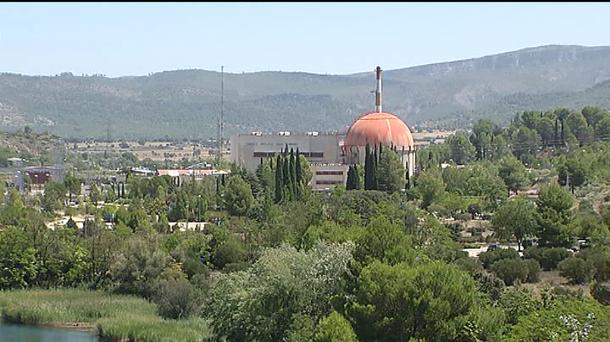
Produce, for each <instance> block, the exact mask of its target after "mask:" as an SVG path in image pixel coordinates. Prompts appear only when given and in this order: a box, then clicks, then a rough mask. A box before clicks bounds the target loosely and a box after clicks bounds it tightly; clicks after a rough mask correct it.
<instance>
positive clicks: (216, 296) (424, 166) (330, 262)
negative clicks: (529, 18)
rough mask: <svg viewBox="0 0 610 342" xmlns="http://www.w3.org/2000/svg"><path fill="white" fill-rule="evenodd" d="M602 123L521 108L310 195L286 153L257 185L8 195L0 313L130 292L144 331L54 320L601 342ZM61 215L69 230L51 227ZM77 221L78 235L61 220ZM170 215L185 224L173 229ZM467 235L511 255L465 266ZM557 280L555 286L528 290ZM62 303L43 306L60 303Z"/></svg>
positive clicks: (390, 156) (76, 314)
mask: <svg viewBox="0 0 610 342" xmlns="http://www.w3.org/2000/svg"><path fill="white" fill-rule="evenodd" d="M608 120H610V113H608V112H606V111H604V110H601V109H599V108H593V107H586V108H584V109H582V110H579V111H570V110H564V109H558V110H554V111H549V112H544V113H540V112H525V113H520V114H519V115H518V116H517V117H515V119H514V120H513V121H512V123H511V125H510V126H508V127H506V128H500V127H496V126H494V125H493V124H492V123H491V122H489V121H483V120H482V121H479V122H477V123H476V124H475V125H474V127H473V130H472V132H461V133H458V134H456V135H455V136H453V137H451V138H450V139H447V141H446V142H445V143H443V144H439V145H431V146H429V147H426V148H422V149H420V150H419V151H418V156H417V157H418V167H417V168H418V174H417V175H416V176H415V177H413V179H405V178H403V177H402V175H401V174H402V171H401V172H397V173H396V174H397V175H398V176H399V177H396V175H395V174H394V172H395V171H396V170H397V167H396V165H395V164H396V160H397V158H398V156H397V155H396V152H395V151H393V150H392V148H388V147H381V148H379V147H369V153H368V158H367V162H366V165H357V166H355V167H352V168H351V174H352V175H351V177H350V181H349V184H346V186H338V187H336V188H335V189H334V190H333V191H332V192H331V193H317V192H313V191H311V189H310V188H309V187H307V186H305V184H307V182H308V181H309V179H310V177H311V170H309V167H308V164H307V163H306V162H305V161H304V159H303V158H302V156H300V155H299V153H298V151H292V152H290V151H289V150H285V151H284V152H283V153H281V154H279V155H278V156H276V157H275V158H270V159H268V160H262V161H261V163H260V165H259V167H258V169H257V171H256V172H254V173H249V172H246V171H245V170H244V169H242V168H239V167H236V166H233V168H232V170H231V174H230V175H228V176H219V177H216V178H214V177H208V178H205V179H204V180H203V181H200V182H196V181H189V182H184V183H183V184H180V185H177V184H176V183H175V182H172V181H171V179H170V178H169V177H167V176H165V177H150V178H144V177H138V176H135V175H131V176H129V178H128V180H127V184H126V186H125V187H124V188H122V187H119V186H117V185H116V184H91V187H92V190H91V191H89V192H88V193H85V194H79V191H80V188H79V187H78V186H77V185H79V184H80V179H79V175H78V174H77V173H75V174H69V175H68V176H67V177H66V179H65V181H64V182H63V183H54V182H51V183H49V184H47V185H46V188H45V192H44V195H29V194H28V195H26V196H22V195H20V194H18V193H17V192H15V191H13V190H11V189H9V191H8V194H7V199H6V203H5V204H4V205H3V206H2V208H1V209H0V224H1V229H0V289H2V290H6V291H8V292H5V293H6V294H7V296H6V297H3V298H7V299H6V300H4V301H0V307H2V310H3V312H4V316H5V317H6V318H9V319H11V317H12V316H13V314H11V313H15V314H17V313H18V315H22V316H21V317H26V316H23V315H25V314H26V313H27V315H30V316H32V317H40V318H36V319H32V320H23V321H24V322H44V321H45V319H44V317H45V315H47V314H45V313H44V312H42V313H41V312H38V311H37V310H39V309H36V308H38V306H36V303H37V302H38V301H33V302H32V301H27V300H23V303H22V304H23V305H21V304H19V303H20V302H21V300H20V299H19V298H23V297H24V296H28V295H27V294H28V293H32V294H33V295H32V297H34V296H38V295H41V296H44V295H45V293H47V294H48V292H45V291H41V292H38V291H35V292H31V291H33V290H31V289H38V288H43V289H47V288H48V289H54V288H81V289H88V291H101V292H103V293H105V294H107V295H108V297H107V298H110V299H108V300H111V298H130V299H129V300H134V301H135V300H137V299H134V298H133V297H113V296H119V295H120V296H137V297H141V298H143V299H144V300H139V303H140V304H138V305H134V307H136V306H137V307H141V308H143V309H142V310H145V311H146V312H145V315H144V314H142V315H144V316H146V317H147V318H142V319H137V318H134V317H135V316H134V317H126V318H125V319H120V316H119V318H117V317H114V316H113V317H110V314H108V313H107V312H102V311H103V310H104V307H105V306H104V305H102V304H100V305H99V308H95V310H99V312H98V311H95V310H94V311H95V312H93V313H91V312H85V313H83V312H82V311H79V310H75V311H70V310H68V313H66V314H65V315H66V316H62V315H63V314H62V315H59V316H58V319H60V320H64V321H71V320H78V321H82V322H96V324H97V327H98V330H99V331H100V332H101V333H102V334H108V335H111V336H121V337H129V336H131V337H132V338H133V337H134V336H140V338H143V339H146V340H155V339H156V338H159V339H161V337H155V336H157V335H156V334H157V331H160V330H167V331H174V330H172V329H176V330H175V331H180V332H181V333H183V334H184V335H180V336H184V337H183V338H182V339H183V340H189V339H191V338H192V336H198V337H197V338H204V337H205V336H207V335H210V339H214V340H223V339H226V340H229V341H243V340H259V341H278V340H286V341H311V340H315V341H339V340H348V341H396V340H414V341H415V340H426V341H497V340H514V341H524V340H528V341H529V340H534V341H552V340H557V339H559V340H565V339H568V338H576V337H575V336H578V337H577V340H579V341H584V340H587V341H606V340H608V338H609V335H608V333H609V331H610V329H609V326H610V316H609V310H608V306H607V305H608V303H609V302H610V296H609V294H610V284H609V282H610V267H609V265H610V230H609V228H610V207H609V204H608V198H609V197H608V196H609V195H610V187H609V186H610V178H609V175H610V174H609V173H608V165H609V161H610V159H609V158H610V143H609V142H608V141H605V139H604V138H603V137H605V136H606V133H605V131H604V130H605V128H604V127H605V126H604V122H606V121H608ZM549 123H550V125H549ZM562 127H563V128H562ZM549 128H550V129H549ZM543 136H545V137H546V138H542V137H543ZM375 151H376V152H375ZM398 170H399V171H400V168H398ZM348 187H349V190H348ZM71 197H77V198H79V199H80V204H79V205H76V206H75V205H68V204H67V203H68V202H69V199H70V198H71ZM61 214H65V215H66V216H68V217H70V219H69V220H68V221H67V223H66V224H63V225H62V224H59V225H57V226H56V227H55V229H48V228H47V226H46V223H47V222H49V221H51V220H52V219H54V218H56V217H57V216H59V215H61ZM83 214H87V216H86V220H85V221H84V222H83V224H82V227H81V226H79V225H78V224H77V223H76V220H75V219H73V218H72V217H74V218H76V217H77V216H81V215H83ZM184 221H187V222H191V223H193V222H196V224H197V225H198V227H197V228H195V229H193V230H187V231H182V230H181V229H179V227H178V224H176V223H175V222H178V223H184ZM170 222H171V223H170ZM473 222H474V223H477V222H481V223H485V224H487V225H488V226H489V227H490V228H491V229H492V231H493V233H494V235H493V236H492V237H488V238H487V240H485V239H484V238H482V239H483V241H487V242H495V241H499V242H502V243H507V242H514V243H515V244H516V245H517V246H516V248H515V249H513V248H507V249H505V248H497V249H495V250H493V249H490V250H489V251H487V252H484V253H482V254H480V255H479V257H478V258H471V257H468V254H467V253H466V252H464V251H462V249H463V248H464V247H465V242H466V241H465V240H464V239H462V237H461V236H460V233H462V232H463V231H465V230H466V228H467V227H466V224H467V223H473ZM579 240H580V241H579ZM520 252H522V255H521V254H520ZM553 272H554V273H555V274H560V275H561V276H562V277H564V279H566V283H565V284H563V285H561V286H546V285H543V284H542V283H541V278H542V276H543V275H547V274H550V273H553ZM568 282H569V284H568ZM16 289H26V290H25V291H24V292H21V291H19V292H15V291H14V290H16ZM27 289H30V290H27ZM83 291H84V290H83ZM83 291H79V292H76V293H78V295H79V296H84V298H87V292H86V291H85V292H83ZM91 293H95V294H96V295H95V297H98V296H97V294H98V293H99V292H91ZM72 295H73V294H71V292H70V291H67V292H66V293H65V294H64V295H61V296H57V299H56V300H57V301H58V302H57V304H54V305H55V307H56V308H57V310H59V311H61V308H62V307H64V306H63V305H65V304H61V303H64V302H66V301H69V298H72V297H70V296H72ZM62 296H65V297H62ZM11 298H13V299H11ZM62 298H63V299H62ZM66 298H68V299H66ZM104 298H106V297H104ZM100 300H102V299H100ZM77 302H78V301H77ZM20 305H21V306H20ZM120 305H122V304H117V307H120ZM31 308H33V309H31ZM117 310H121V311H123V310H122V309H120V308H119V309H117ZM134 310H135V311H137V310H138V309H137V308H134ZM21 313H23V314H21ZM138 315H139V314H138ZM157 315H159V316H161V317H162V318H163V319H164V320H163V321H162V320H161V318H159V317H157ZM136 316H137V315H136ZM28 317H29V316H28ZM47 317H48V316H47ZM150 322H153V323H152V327H151V325H150V324H151V323H150ZM208 326H209V328H208ZM149 327H151V328H150V329H149ZM153 327H154V328H153ZM193 327H194V328H193ZM193 329H195V330H197V331H199V332H200V333H201V334H203V335H205V336H199V335H189V334H190V333H191V332H192V331H193ZM126 331H130V332H132V333H129V334H127V333H126ZM138 331H147V332H150V334H152V335H138V334H137V332H138ZM159 334H161V332H159ZM187 335H188V336H187ZM158 336H161V335H158ZM177 336H178V335H177ZM176 339H181V337H176Z"/></svg>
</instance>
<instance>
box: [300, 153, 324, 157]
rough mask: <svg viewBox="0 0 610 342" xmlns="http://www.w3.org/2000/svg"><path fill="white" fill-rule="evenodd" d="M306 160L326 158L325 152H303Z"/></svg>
mask: <svg viewBox="0 0 610 342" xmlns="http://www.w3.org/2000/svg"><path fill="white" fill-rule="evenodd" d="M301 154H302V155H303V156H304V157H305V158H324V152H302V153H301Z"/></svg>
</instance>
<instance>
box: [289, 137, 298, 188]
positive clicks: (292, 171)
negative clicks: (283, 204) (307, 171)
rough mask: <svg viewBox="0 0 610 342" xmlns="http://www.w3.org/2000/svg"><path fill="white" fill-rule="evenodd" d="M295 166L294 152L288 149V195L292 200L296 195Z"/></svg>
mask: <svg viewBox="0 0 610 342" xmlns="http://www.w3.org/2000/svg"><path fill="white" fill-rule="evenodd" d="M296 174H297V166H296V160H295V159H294V150H293V149H292V148H291V149H290V193H291V195H292V198H293V199H295V198H296V194H297V175H296Z"/></svg>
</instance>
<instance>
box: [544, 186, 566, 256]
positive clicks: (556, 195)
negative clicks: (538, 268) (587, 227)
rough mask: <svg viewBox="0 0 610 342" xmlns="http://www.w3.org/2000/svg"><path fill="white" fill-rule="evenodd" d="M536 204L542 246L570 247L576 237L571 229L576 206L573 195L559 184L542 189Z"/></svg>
mask: <svg viewBox="0 0 610 342" xmlns="http://www.w3.org/2000/svg"><path fill="white" fill-rule="evenodd" d="M536 204H537V207H538V227H539V232H538V238H539V243H540V245H541V246H551V247H569V246H570V244H571V242H572V241H571V240H572V238H573V237H574V234H573V232H572V231H571V227H570V223H571V222H572V219H573V212H572V207H573V206H574V198H573V197H572V195H571V194H570V193H569V192H567V191H566V190H565V189H563V188H562V187H561V186H559V185H558V184H550V185H546V186H543V187H541V188H540V193H539V194H538V200H537V201H536Z"/></svg>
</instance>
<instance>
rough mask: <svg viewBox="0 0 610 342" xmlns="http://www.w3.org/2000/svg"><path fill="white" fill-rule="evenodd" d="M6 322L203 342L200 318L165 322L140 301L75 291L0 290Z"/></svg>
mask: <svg viewBox="0 0 610 342" xmlns="http://www.w3.org/2000/svg"><path fill="white" fill-rule="evenodd" d="M0 313H1V314H2V318H3V319H4V320H5V321H9V322H13V323H21V324H32V325H54V326H63V327H68V326H73V327H81V328H82V327H83V326H84V327H87V328H89V329H94V330H95V331H96V333H97V334H98V335H100V336H101V337H103V338H105V339H107V340H130V341H146V342H161V341H185V342H187V341H189V342H190V341H206V340H209V339H210V338H211V336H212V333H211V331H210V329H209V327H208V325H207V322H206V321H205V320H203V319H201V318H191V319H186V320H164V319H162V318H161V317H159V316H158V314H157V307H156V305H155V304H153V303H150V302H148V301H147V300H145V299H142V298H138V297H133V296H125V295H114V294H108V293H105V292H101V291H88V290H78V289H56V290H17V291H0Z"/></svg>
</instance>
